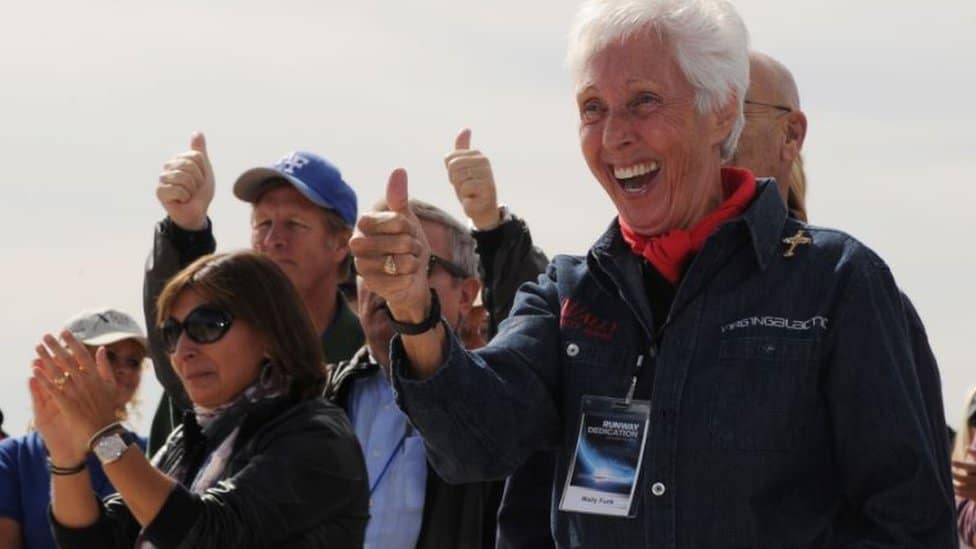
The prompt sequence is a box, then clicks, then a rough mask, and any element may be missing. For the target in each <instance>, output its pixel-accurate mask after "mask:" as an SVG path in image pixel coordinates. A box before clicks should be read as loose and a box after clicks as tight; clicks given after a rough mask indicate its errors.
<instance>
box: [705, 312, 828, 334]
mask: <svg viewBox="0 0 976 549" xmlns="http://www.w3.org/2000/svg"><path fill="white" fill-rule="evenodd" d="M755 326H762V327H765V328H782V329H784V330H797V331H808V330H813V329H817V328H819V329H821V330H826V329H827V317H825V316H815V317H812V318H808V319H807V320H790V319H788V318H784V317H781V316H749V317H746V318H743V319H740V320H736V321H735V322H730V323H728V324H726V325H724V326H722V333H723V334H724V333H726V332H731V331H732V330H738V329H739V328H753V327H755Z"/></svg>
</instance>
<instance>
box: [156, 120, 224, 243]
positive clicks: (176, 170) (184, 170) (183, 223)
mask: <svg viewBox="0 0 976 549" xmlns="http://www.w3.org/2000/svg"><path fill="white" fill-rule="evenodd" d="M156 197H157V198H158V199H159V203H160V204H162V205H163V208H164V209H165V210H166V214H167V215H168V216H169V218H170V219H171V220H173V222H174V223H176V225H178V226H179V227H180V228H182V229H185V230H188V231H196V230H200V229H203V228H205V227H206V226H207V210H208V209H209V208H210V202H211V201H213V197H214V175H213V168H212V167H211V166H210V158H209V157H208V156H207V141H206V138H205V137H204V136H203V134H202V133H200V132H193V135H192V136H191V138H190V150H188V151H185V152H182V153H180V154H178V155H176V156H174V157H173V158H171V159H169V161H168V162H166V164H165V165H163V171H162V173H161V174H159V184H158V185H157V186H156Z"/></svg>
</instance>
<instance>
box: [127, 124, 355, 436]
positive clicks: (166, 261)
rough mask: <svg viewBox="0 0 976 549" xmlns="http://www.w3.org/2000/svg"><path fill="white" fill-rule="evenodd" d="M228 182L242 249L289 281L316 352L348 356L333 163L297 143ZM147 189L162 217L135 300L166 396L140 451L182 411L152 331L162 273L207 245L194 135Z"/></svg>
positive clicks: (345, 226) (348, 211) (349, 198)
mask: <svg viewBox="0 0 976 549" xmlns="http://www.w3.org/2000/svg"><path fill="white" fill-rule="evenodd" d="M233 188H234V195H235V196H237V197H238V198H239V199H241V200H244V201H246V202H249V203H251V204H252V206H253V209H252V211H251V247H252V248H253V249H254V250H255V251H257V252H260V253H263V254H266V255H267V256H268V257H270V258H271V259H272V260H274V262H275V263H277V264H278V266H279V267H281V269H282V270H283V271H284V272H285V274H286V275H288V279H289V280H291V282H292V284H294V285H295V288H296V289H297V290H298V293H299V295H301V297H302V300H303V302H304V303H305V307H306V309H307V310H308V313H309V316H310V317H311V319H312V322H313V323H314V324H315V327H316V329H318V331H319V333H321V334H322V347H323V349H324V351H325V356H326V359H327V360H328V361H329V362H338V361H340V360H345V359H347V358H349V357H351V356H352V354H353V353H354V352H355V351H356V349H358V348H359V347H361V346H362V344H363V333H362V329H361V328H360V326H359V322H358V320H357V319H356V316H355V315H354V314H353V313H352V311H351V310H350V309H349V307H348V305H347V304H346V301H345V299H344V298H343V297H342V295H341V294H340V292H339V290H338V285H339V283H340V282H341V281H343V280H345V279H346V278H347V276H348V274H349V269H350V266H351V263H352V257H351V256H350V254H349V246H348V241H349V237H350V235H351V234H352V226H353V224H354V223H355V222H356V208H357V204H356V194H355V192H354V191H353V190H352V188H351V187H350V186H349V185H348V184H347V183H346V182H345V181H344V180H343V179H342V175H341V174H340V172H339V170H338V169H336V167H335V166H333V165H332V164H331V163H329V162H328V161H327V160H325V159H324V158H322V157H320V156H318V155H315V154H312V153H308V152H302V151H296V152H291V153H289V154H287V155H285V156H284V157H282V158H281V159H280V160H278V161H277V162H275V163H274V164H272V165H271V166H268V167H261V168H254V169H251V170H248V171H246V172H244V173H243V174H242V175H241V176H240V177H239V178H238V179H237V181H236V182H235V183H234V187H233ZM156 196H157V197H158V198H159V201H160V203H161V204H162V206H163V208H164V209H165V210H166V214H167V216H166V218H165V219H163V220H162V221H161V222H160V223H158V224H157V225H156V232H155V237H154V241H153V250H152V252H151V254H150V256H149V259H148V262H147V265H146V278H145V285H144V288H143V301H144V310H145V313H146V323H147V326H148V327H149V343H150V345H149V347H150V352H151V354H152V357H153V362H154V364H155V368H156V377H157V378H158V379H159V381H160V383H161V384H162V385H163V387H164V388H165V389H166V395H164V397H163V400H162V401H161V402H160V408H159V410H157V412H156V416H155V417H154V419H153V428H152V433H151V435H150V451H153V450H155V449H156V448H158V447H159V445H161V444H162V442H163V441H164V440H165V437H166V435H167V434H168V433H169V431H170V430H172V427H173V426H174V425H175V424H176V422H178V421H179V418H180V415H181V414H182V412H183V411H185V410H188V409H189V408H190V404H189V400H188V399H187V398H186V395H185V394H184V393H183V388H182V386H181V384H180V383H179V380H178V379H177V378H176V375H175V374H174V373H173V369H172V366H171V365H170V364H169V361H168V360H167V357H166V354H165V353H164V352H163V351H162V346H161V345H160V343H159V341H158V334H157V331H156V330H155V329H154V324H155V315H156V306H155V305H156V304H155V299H156V296H157V295H158V294H159V291H160V290H161V289H162V287H163V285H164V284H165V283H166V280H168V279H169V277H170V276H172V275H173V274H175V273H176V272H178V271H179V270H180V269H181V268H183V267H185V266H186V265H188V264H189V263H190V262H192V261H193V260H194V259H196V258H198V257H200V256H203V255H205V254H208V253H212V252H213V251H214V250H215V249H216V241H215V240H214V237H213V229H212V225H211V223H210V219H209V218H208V217H207V211H208V209H209V206H210V202H211V201H212V200H213V196H214V175H213V169H212V167H211V164H210V159H209V157H208V155H207V146H206V141H205V139H204V136H203V134H201V133H194V134H193V136H192V138H191V142H190V150H188V151H186V152H183V153H180V154H178V155H176V156H174V157H173V158H171V159H170V160H169V161H168V162H167V163H166V164H165V165H164V167H163V172H162V173H161V174H160V176H159V184H158V186H157V187H156ZM241 298H242V299H246V298H247V296H241Z"/></svg>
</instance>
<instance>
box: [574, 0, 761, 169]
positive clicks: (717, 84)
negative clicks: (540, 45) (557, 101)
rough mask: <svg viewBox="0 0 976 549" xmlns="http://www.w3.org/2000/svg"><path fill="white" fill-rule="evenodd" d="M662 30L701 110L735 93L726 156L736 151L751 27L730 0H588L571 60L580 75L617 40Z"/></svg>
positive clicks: (714, 106)
mask: <svg viewBox="0 0 976 549" xmlns="http://www.w3.org/2000/svg"><path fill="white" fill-rule="evenodd" d="M649 32H657V33H658V35H659V36H661V38H662V39H663V40H664V41H665V43H667V44H668V45H669V47H670V48H671V53H672V54H673V55H674V58H675V61H676V63H677V65H678V68H680V69H681V72H682V73H683V74H684V76H685V78H686V79H688V82H689V83H690V84H691V85H692V87H694V88H695V105H696V107H697V108H698V112H709V111H712V112H715V111H717V110H719V109H721V108H722V107H723V106H725V105H726V103H727V102H728V100H729V97H730V96H731V95H734V96H735V97H736V98H737V100H738V107H737V109H738V112H737V113H736V120H735V124H734V125H733V126H732V131H731V132H730V133H729V135H728V137H726V138H725V141H723V142H722V158H723V160H727V159H729V158H731V157H732V154H733V153H734V152H735V146H736V144H737V143H738V141H739V135H740V134H741V133H742V126H743V124H744V123H745V119H744V118H743V116H742V101H743V100H744V99H745V95H746V90H747V89H748V87H749V31H748V30H746V26H745V23H743V22H742V18H741V17H739V14H738V13H737V12H736V11H735V8H734V7H733V6H732V4H731V3H729V2H728V1H726V0H586V1H585V2H584V3H583V5H582V6H581V7H580V10H579V12H578V13H577V14H576V21H575V23H574V25H573V30H572V32H571V33H570V42H569V49H568V52H567V56H566V60H567V63H568V64H569V67H570V70H572V72H573V75H574V77H576V78H578V77H579V76H580V74H581V71H582V70H583V66H584V65H585V64H586V62H587V61H589V59H590V57H592V56H593V55H594V54H596V53H598V52H600V51H601V50H603V49H604V48H606V47H607V46H609V45H611V44H614V43H621V42H623V41H625V40H627V39H629V38H632V37H634V36H636V35H641V34H645V33H649Z"/></svg>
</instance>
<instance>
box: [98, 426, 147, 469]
mask: <svg viewBox="0 0 976 549" xmlns="http://www.w3.org/2000/svg"><path fill="white" fill-rule="evenodd" d="M136 440H137V439H136V435H135V433H132V432H129V431H114V432H112V433H109V434H107V435H102V436H101V437H99V439H98V440H96V441H95V444H93V445H92V452H94V453H95V456H96V457H98V461H101V462H102V465H105V464H108V463H112V462H115V461H118V460H119V458H121V457H122V454H124V453H125V451H126V450H128V449H129V446H130V445H131V444H132V443H134V442H136Z"/></svg>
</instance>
